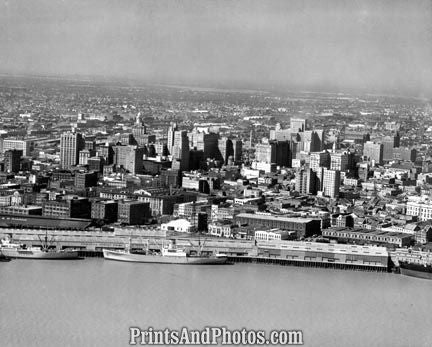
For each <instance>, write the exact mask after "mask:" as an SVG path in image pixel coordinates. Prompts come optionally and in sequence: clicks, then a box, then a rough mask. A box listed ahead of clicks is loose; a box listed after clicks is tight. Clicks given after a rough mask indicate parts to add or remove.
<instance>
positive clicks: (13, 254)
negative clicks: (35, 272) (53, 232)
mask: <svg viewBox="0 0 432 347" xmlns="http://www.w3.org/2000/svg"><path fill="white" fill-rule="evenodd" d="M51 242H52V240H51ZM41 243H42V246H41V247H26V246H25V245H22V244H18V243H11V242H10V241H9V240H1V243H0V252H1V253H2V254H3V255H4V256H5V257H6V258H23V259H50V260H56V259H58V260H64V259H78V258H79V255H78V251H76V250H56V249H52V248H50V246H49V245H50V242H48V235H47V234H46V235H45V240H41Z"/></svg>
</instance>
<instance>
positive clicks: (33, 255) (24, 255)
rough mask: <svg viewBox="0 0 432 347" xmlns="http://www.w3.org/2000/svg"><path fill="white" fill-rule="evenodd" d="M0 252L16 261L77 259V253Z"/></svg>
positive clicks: (18, 250) (16, 250)
mask: <svg viewBox="0 0 432 347" xmlns="http://www.w3.org/2000/svg"><path fill="white" fill-rule="evenodd" d="M1 252H2V253H3V255H5V256H6V257H8V258H17V259H49V260H57V259H58V260H67V259H78V258H79V256H78V251H67V252H64V251H61V252H44V251H35V250H25V249H22V250H21V249H2V250H1Z"/></svg>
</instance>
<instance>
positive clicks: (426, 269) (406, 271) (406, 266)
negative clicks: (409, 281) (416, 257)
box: [399, 261, 432, 280]
mask: <svg viewBox="0 0 432 347" xmlns="http://www.w3.org/2000/svg"><path fill="white" fill-rule="evenodd" d="M399 267H400V272H401V274H402V275H405V276H412V277H419V278H425V279H428V280H432V265H431V264H416V263H409V262H405V261H399Z"/></svg>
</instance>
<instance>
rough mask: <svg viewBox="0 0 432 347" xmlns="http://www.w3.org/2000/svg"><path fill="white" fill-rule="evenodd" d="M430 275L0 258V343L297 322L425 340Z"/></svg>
mask: <svg viewBox="0 0 432 347" xmlns="http://www.w3.org/2000/svg"><path fill="white" fill-rule="evenodd" d="M431 303H432V281H428V280H421V279H416V278H410V277H404V276H400V275H394V274H379V273H369V272H351V271H344V270H329V269H311V268H297V267H284V266H277V265H264V264H235V265H232V266H181V265H157V264H132V263H121V262H113V261H104V260H102V259H85V260H76V261H75V260H74V261H41V260H40V261H32V260H19V259H17V260H13V261H11V262H9V263H0V346H116V347H117V346H127V345H128V341H129V327H131V326H138V327H140V328H142V329H146V328H148V327H150V326H151V327H154V328H157V329H163V328H170V329H177V328H178V329H180V328H181V327H188V328H191V329H202V328H204V327H205V326H225V327H227V328H228V329H241V328H246V329H260V330H266V331H270V330H271V329H289V330H290V329H301V330H302V331H303V339H304V342H305V345H306V346H321V347H322V346H404V347H405V346H416V347H417V346H432V313H431Z"/></svg>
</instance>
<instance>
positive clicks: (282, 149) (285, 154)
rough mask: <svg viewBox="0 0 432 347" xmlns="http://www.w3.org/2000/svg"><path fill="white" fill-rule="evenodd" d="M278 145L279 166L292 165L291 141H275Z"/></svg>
mask: <svg viewBox="0 0 432 347" xmlns="http://www.w3.org/2000/svg"><path fill="white" fill-rule="evenodd" d="M274 144H275V145H276V161H275V163H276V164H277V165H279V166H284V167H291V162H292V160H291V154H290V147H289V141H275V142H274Z"/></svg>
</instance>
